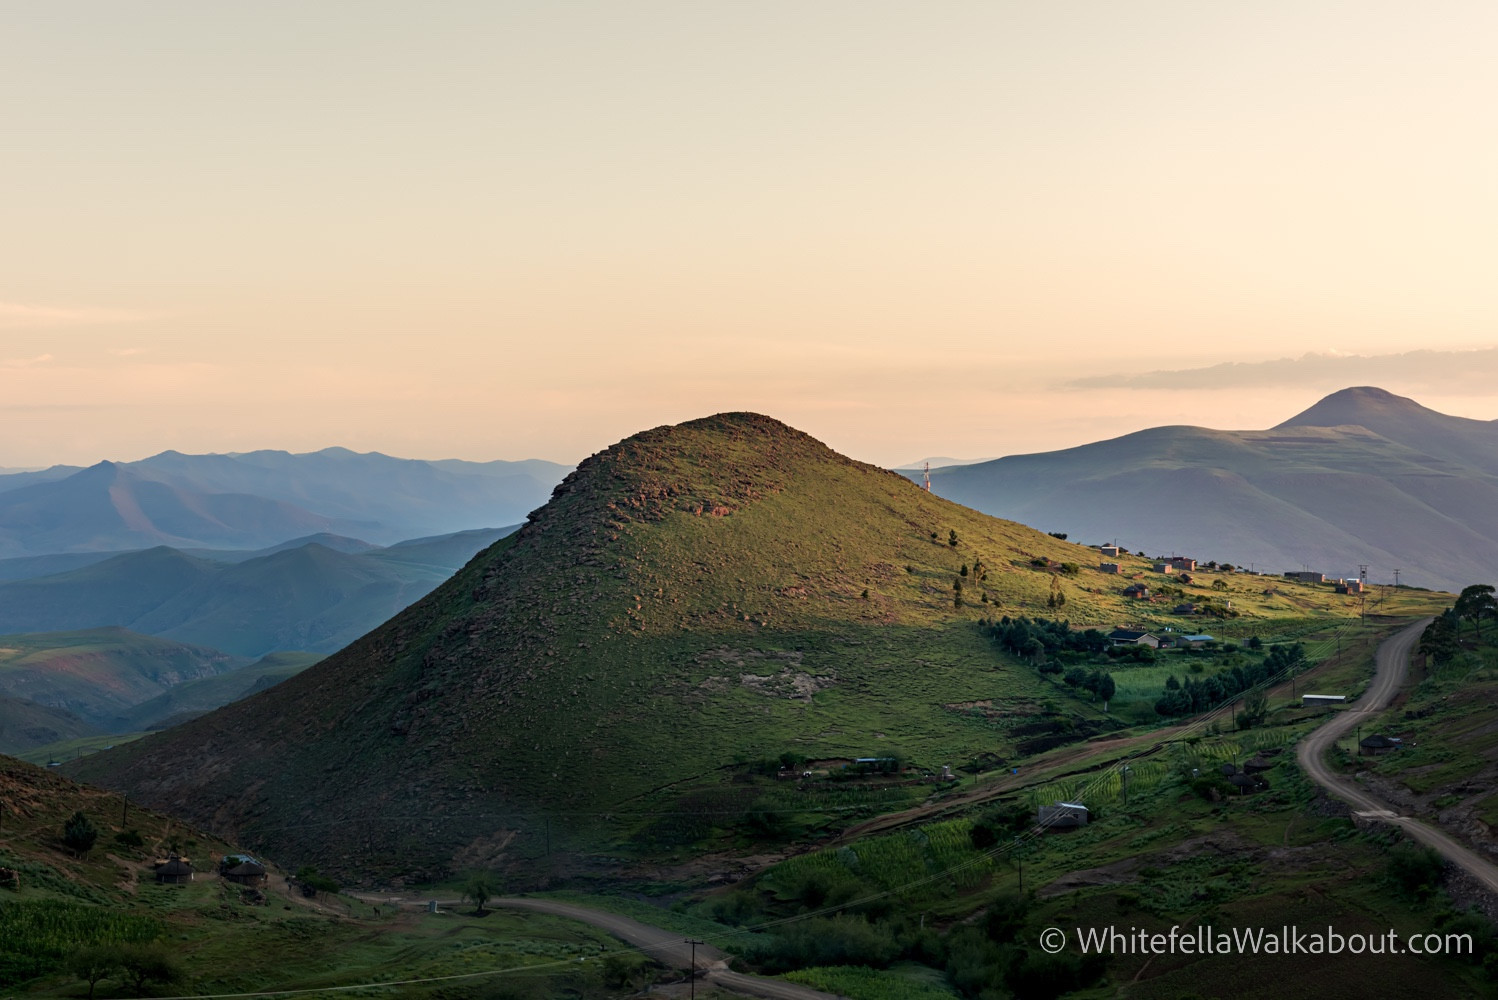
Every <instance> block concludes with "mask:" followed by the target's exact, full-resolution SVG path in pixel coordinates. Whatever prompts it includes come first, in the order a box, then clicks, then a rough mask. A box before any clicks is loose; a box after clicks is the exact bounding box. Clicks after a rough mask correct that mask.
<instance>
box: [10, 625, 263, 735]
mask: <svg viewBox="0 0 1498 1000" xmlns="http://www.w3.org/2000/svg"><path fill="white" fill-rule="evenodd" d="M235 666H236V663H235V661H234V660H233V659H232V658H231V657H229V656H227V655H225V654H224V653H221V652H219V651H218V650H216V649H204V648H201V647H197V646H187V645H183V644H182V643H178V642H172V641H171V640H169V639H159V638H156V637H154V636H147V635H137V634H135V633H133V632H128V631H126V630H125V629H120V628H101V629H90V630H87V631H81V632H60V633H48V634H45V635H0V694H6V695H10V696H12V697H17V698H25V699H27V700H29V701H34V702H37V703H39V704H42V705H46V706H50V707H53V708H61V709H66V710H67V711H69V712H72V713H75V714H77V715H79V716H81V717H82V718H83V719H84V720H86V721H87V722H88V723H89V724H90V725H93V726H97V727H98V728H100V729H106V730H107V729H108V727H109V725H110V723H111V722H112V721H113V720H114V718H115V717H116V716H117V715H120V714H121V713H123V712H125V711H126V710H127V709H129V708H130V707H131V706H134V705H137V704H139V703H141V702H143V701H147V700H148V699H151V698H154V697H156V696H157V695H159V694H161V693H162V692H164V691H166V690H167V689H168V688H171V687H174V686H176V685H177V684H181V683H184V682H186V681H190V680H196V679H198V678H201V677H211V676H213V675H215V674H221V673H227V672H228V671H230V670H233V669H234V667H235ZM48 742H50V741H48Z"/></svg>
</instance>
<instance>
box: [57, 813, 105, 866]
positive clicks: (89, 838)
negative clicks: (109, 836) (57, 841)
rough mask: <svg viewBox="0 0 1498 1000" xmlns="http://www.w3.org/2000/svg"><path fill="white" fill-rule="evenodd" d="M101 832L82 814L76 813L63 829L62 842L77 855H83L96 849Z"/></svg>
mask: <svg viewBox="0 0 1498 1000" xmlns="http://www.w3.org/2000/svg"><path fill="white" fill-rule="evenodd" d="M98 839H99V831H98V830H96V829H94V824H92V823H90V822H89V821H88V817H87V816H85V815H83V813H82V812H75V813H74V814H73V816H72V818H71V819H69V820H68V821H67V822H66V823H65V824H63V828H62V842H63V843H64V844H66V845H67V846H68V849H69V850H71V851H73V852H74V853H75V854H79V855H83V854H87V853H88V852H89V851H91V850H93V849H94V843H95V842H96V841H97V840H98Z"/></svg>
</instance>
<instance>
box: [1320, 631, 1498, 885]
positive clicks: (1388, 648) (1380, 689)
mask: <svg viewBox="0 0 1498 1000" xmlns="http://www.w3.org/2000/svg"><path fill="white" fill-rule="evenodd" d="M1428 621H1429V619H1426V620H1425V621H1419V622H1416V623H1415V624H1414V625H1411V626H1410V627H1409V628H1407V629H1404V630H1403V631H1400V632H1398V633H1396V634H1395V635H1393V636H1392V637H1390V638H1389V639H1386V640H1384V642H1383V643H1381V644H1380V645H1379V647H1378V653H1377V664H1378V669H1377V672H1376V673H1375V674H1374V677H1373V684H1372V685H1371V686H1370V687H1369V688H1368V690H1367V691H1365V692H1364V693H1363V696H1362V697H1360V698H1359V699H1358V700H1357V702H1356V703H1355V707H1353V708H1351V709H1349V710H1347V711H1345V712H1340V713H1338V714H1337V715H1335V716H1333V717H1332V719H1331V720H1330V721H1329V722H1327V723H1326V725H1324V726H1321V727H1320V728H1318V729H1317V730H1316V731H1315V732H1313V733H1311V734H1310V735H1309V736H1307V737H1306V738H1305V739H1303V740H1301V741H1300V747H1299V748H1298V749H1297V750H1296V759H1297V760H1298V761H1299V762H1300V766H1301V768H1302V769H1304V770H1305V772H1306V775H1307V776H1308V777H1309V778H1310V779H1311V780H1312V781H1314V782H1316V784H1318V785H1320V786H1321V787H1322V788H1325V789H1326V790H1327V791H1328V792H1330V793H1331V794H1332V795H1335V796H1336V797H1337V798H1339V799H1341V800H1343V801H1344V802H1347V803H1349V804H1351V806H1352V807H1353V809H1354V811H1355V812H1356V813H1357V814H1358V816H1360V817H1362V818H1363V819H1369V820H1376V821H1378V822H1382V823H1388V824H1390V825H1392V826H1397V827H1399V828H1400V829H1401V830H1403V831H1404V832H1405V833H1406V834H1407V835H1408V836H1409V837H1410V839H1411V840H1416V841H1419V842H1420V843H1422V844H1424V845H1425V846H1427V847H1429V848H1431V849H1432V850H1434V851H1435V852H1437V853H1438V854H1440V855H1441V857H1443V858H1445V859H1446V860H1447V861H1450V862H1451V863H1452V864H1454V865H1456V866H1458V867H1460V868H1461V869H1463V870H1464V871H1466V872H1468V873H1469V874H1470V875H1472V877H1473V878H1475V879H1477V880H1478V881H1480V882H1481V883H1482V884H1483V885H1484V886H1486V887H1487V888H1488V890H1489V891H1491V892H1494V893H1498V865H1494V864H1493V863H1492V862H1491V861H1488V860H1487V859H1486V858H1483V857H1482V856H1480V855H1478V854H1477V853H1476V852H1475V851H1473V850H1471V849H1470V848H1468V847H1466V846H1464V845H1462V844H1460V843H1458V842H1457V841H1456V840H1455V839H1454V838H1452V837H1450V836H1448V835H1447V834H1445V833H1443V832H1442V831H1440V830H1438V829H1436V828H1435V827H1433V826H1430V825H1428V824H1426V823H1423V822H1421V821H1420V820H1418V819H1415V818H1414V817H1412V816H1401V815H1399V814H1398V813H1397V812H1395V811H1394V809H1393V808H1392V807H1390V805H1389V803H1387V802H1385V801H1383V800H1382V799H1380V798H1378V797H1377V796H1375V795H1373V794H1372V793H1370V792H1369V791H1368V790H1367V789H1366V788H1363V787H1362V786H1361V785H1358V784H1357V783H1356V782H1354V781H1352V780H1351V779H1349V778H1345V777H1343V776H1341V775H1339V774H1336V773H1334V772H1333V771H1332V770H1331V768H1330V767H1328V766H1327V764H1326V751H1327V750H1328V749H1329V748H1330V747H1331V746H1332V745H1333V744H1335V743H1336V741H1337V740H1338V739H1339V738H1340V737H1342V736H1345V735H1346V734H1347V732H1348V730H1350V729H1352V728H1353V727H1354V726H1357V725H1359V724H1360V723H1362V722H1364V721H1366V720H1368V719H1370V718H1372V717H1373V715H1375V714H1376V713H1378V712H1381V711H1383V710H1384V709H1385V708H1388V707H1389V703H1390V702H1391V701H1393V700H1394V695H1395V694H1397V693H1398V691H1399V689H1400V687H1402V686H1403V685H1404V679H1405V675H1406V673H1407V672H1408V668H1409V661H1410V650H1412V649H1413V648H1414V647H1415V643H1416V642H1418V641H1419V639H1420V633H1421V632H1422V631H1423V630H1424V629H1425V625H1426V623H1427V622H1428Z"/></svg>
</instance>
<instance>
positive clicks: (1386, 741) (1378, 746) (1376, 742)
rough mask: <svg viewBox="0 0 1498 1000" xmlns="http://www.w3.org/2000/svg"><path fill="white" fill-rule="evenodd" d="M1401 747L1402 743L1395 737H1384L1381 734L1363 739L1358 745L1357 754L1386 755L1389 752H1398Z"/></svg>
mask: <svg viewBox="0 0 1498 1000" xmlns="http://www.w3.org/2000/svg"><path fill="white" fill-rule="evenodd" d="M1403 745H1404V741H1403V740H1401V739H1399V738H1398V737H1397V736H1384V735H1383V734H1382V733H1375V734H1374V735H1372V736H1364V737H1363V739H1362V740H1361V741H1360V742H1359V743H1358V753H1360V754H1368V755H1376V754H1381V753H1388V752H1389V751H1391V750H1398V749H1399V748H1400V747H1401V746H1403Z"/></svg>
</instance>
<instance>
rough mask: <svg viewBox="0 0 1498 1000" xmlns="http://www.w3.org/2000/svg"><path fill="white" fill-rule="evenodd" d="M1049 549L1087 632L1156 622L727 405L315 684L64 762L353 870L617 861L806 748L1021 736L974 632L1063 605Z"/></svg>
mask: <svg viewBox="0 0 1498 1000" xmlns="http://www.w3.org/2000/svg"><path fill="white" fill-rule="evenodd" d="M1037 559H1039V560H1042V561H1044V560H1051V561H1053V562H1055V563H1060V562H1072V563H1078V564H1080V565H1081V566H1082V567H1083V569H1082V570H1081V573H1080V575H1078V576H1076V577H1072V578H1064V587H1065V590H1066V592H1067V596H1068V598H1069V600H1068V603H1067V605H1066V607H1065V609H1064V611H1063V612H1060V613H1064V614H1065V615H1066V616H1068V617H1070V618H1071V619H1072V620H1073V621H1086V622H1089V623H1092V624H1097V625H1100V626H1102V625H1109V624H1118V623H1119V622H1120V621H1123V620H1132V619H1131V618H1130V617H1123V616H1126V615H1127V616H1132V615H1134V614H1137V612H1136V611H1135V610H1134V608H1133V607H1130V608H1129V609H1127V610H1126V609H1125V606H1124V601H1123V599H1122V598H1121V597H1120V596H1119V595H1118V591H1119V590H1121V587H1122V581H1121V580H1120V578H1119V577H1117V576H1112V577H1106V578H1105V577H1103V576H1102V575H1101V574H1099V573H1097V572H1096V570H1095V568H1094V567H1095V565H1096V563H1095V552H1089V551H1088V550H1086V549H1084V548H1082V547H1080V546H1077V545H1074V544H1069V543H1067V542H1063V541H1060V540H1058V539H1055V538H1052V537H1049V536H1047V535H1044V534H1041V533H1040V532H1037V531H1034V530H1032V529H1029V528H1026V527H1023V526H1021V525H1017V524H1014V523H1011V522H1007V521H1002V520H998V519H996V518H992V517H988V516H985V515H982V514H979V513H977V512H975V511H972V510H970V509H967V508H965V507H960V506H958V505H956V504H953V503H950V502H948V501H945V500H942V499H940V498H938V497H935V496H932V495H930V494H928V493H926V492H924V491H923V490H922V489H920V488H919V487H918V486H915V485H914V484H912V483H911V482H910V481H908V480H907V479H905V478H903V477H901V476H899V475H896V474H894V473H891V472H886V471H884V470H881V469H877V468H874V467H872V466H868V465H864V464H862V463H859V462H855V461H852V460H850V459H847V458H845V457H843V456H841V455H838V454H836V453H834V452H833V451H831V450H830V449H828V448H827V447H825V446H824V445H822V444H820V443H819V442H817V441H815V440H814V439H812V438H810V437H808V436H807V435H805V434H803V433H801V432H799V431H796V430H793V429H792V428H790V427H787V426H785V425H784V424H781V423H779V422H777V421H774V420H771V419H769V418H766V417H762V416H757V415H754V414H743V413H735V414H720V415H718V416H714V417H708V418H705V419H701V420H695V421H692V422H689V423H685V424H681V425H679V426H674V427H661V428H657V429H655V430H651V431H647V432H644V433H642V434H638V435H636V436H634V437H631V438H629V439H627V440H625V441H623V442H621V443H619V444H617V445H615V446H614V447H612V448H609V449H607V450H606V451H603V452H600V453H599V454H597V455H594V456H593V457H591V458H589V459H588V460H587V461H585V462H583V463H582V464H581V465H580V466H579V467H578V469H577V470H576V471H575V472H574V473H573V474H572V475H570V476H569V477H568V478H567V479H566V481H565V482H563V483H562V484H561V485H560V486H558V487H557V489H556V491H555V493H554V495H553V497H552V499H551V501H550V502H549V503H548V504H546V505H545V506H544V507H542V508H541V509H539V510H537V511H536V512H534V513H533V514H532V515H531V516H530V520H529V522H528V523H527V524H526V525H525V526H524V527H523V528H522V529H521V530H520V531H519V532H518V533H516V534H515V535H514V536H511V537H510V538H508V539H505V540H503V541H501V542H499V543H497V544H496V545H494V546H493V547H491V548H490V549H488V550H486V551H485V552H483V553H481V554H480V555H479V556H477V557H476V558H475V559H474V560H473V561H472V562H470V563H469V564H468V566H466V567H465V568H464V569H463V570H461V571H460V572H459V573H458V574H457V576H456V577H454V578H453V579H452V580H451V581H449V582H448V583H447V584H445V585H443V586H442V587H440V588H439V589H438V590H436V591H434V592H433V593H432V594H431V595H429V596H428V597H427V598H426V599H424V600H423V601H421V602H419V603H418V604H416V605H414V606H412V607H411V608H409V609H408V610H407V611H405V612H403V613H402V614H401V615H399V616H398V617H396V618H395V619H393V620H392V621H391V622H389V623H387V624H386V625H384V626H382V627H381V628H379V629H377V630H375V631H374V632H372V633H370V634H369V635H367V636H365V637H364V638H362V639H360V640H358V641H357V642H355V643H353V644H352V645H351V646H349V647H348V648H346V649H344V650H343V651H341V652H340V653H337V654H335V655H334V656H332V657H330V658H329V659H327V660H325V661H323V662H322V663H321V664H319V665H317V666H315V667H313V668H311V669H309V670H307V671H306V672H305V673H303V674H301V675H300V676H298V677H295V678H293V679H291V680H289V681H287V682H285V683H283V684H281V685H278V686H277V687H275V688H273V689H271V690H269V691H267V692H264V693H262V694H259V695H257V696H255V697H252V698H250V699H248V700H246V701H243V702H240V703H238V704H235V705H231V706H228V707H226V708H224V709H221V710H219V711H217V712H214V713H213V714H211V715H208V716H205V717H203V718H201V719H198V720H196V721H193V722H191V723H188V724H185V725H183V726H180V727H178V728H175V729H172V730H170V731H167V732H165V733H162V734H159V735H156V736H152V737H149V738H147V739H143V740H141V741H139V742H137V743H133V744H130V745H128V746H125V747H121V748H119V749H117V750H114V751H110V752H108V753H105V754H100V755H97V756H95V757H93V758H89V759H86V760H84V761H82V762H80V763H79V764H78V765H74V766H73V768H74V770H75V772H76V773H78V774H79V775H80V776H82V777H85V778H87V779H89V780H93V781H98V782H101V783H103V784H105V785H107V786H110V787H113V788H120V789H127V790H129V791H130V793H131V794H132V796H134V797H135V798H137V799H139V800H141V801H144V802H148V803H150V804H152V805H154V806H156V807H159V808H161V809H164V810H167V811H171V812H174V813H176V814H178V815H182V816H184V817H187V818H190V819H191V820H193V821H194V822H197V823H200V824H202V825H204V826H206V827H208V828H210V829H214V830H216V831H217V832H219V833H220V834H222V835H224V836H228V837H233V838H236V839H237V840H238V841H239V842H242V843H246V844H249V845H253V846H255V847H257V848H258V849H260V850H262V851H264V852H265V853H267V854H268V855H269V856H271V857H274V858H277V859H278V860H279V861H281V862H282V863H283V864H291V865H293V866H295V865H299V864H304V863H313V864H317V865H319V866H321V867H323V868H324V869H325V870H334V871H338V872H340V873H342V874H344V875H345V876H348V877H354V878H358V877H360V876H363V877H364V878H368V879H376V878H388V877H390V876H393V875H397V874H410V875H432V874H436V873H441V872H444V871H452V870H461V869H463V868H469V867H476V866H481V865H494V864H502V863H504V861H505V859H506V858H508V859H510V860H513V859H514V857H516V856H519V855H526V856H531V857H534V856H535V855H536V854H538V853H540V852H541V851H542V848H543V843H544V846H545V848H547V849H554V850H556V851H559V852H561V851H587V850H597V849H600V848H607V849H609V850H623V849H627V848H628V847H629V845H630V844H634V845H635V846H638V844H639V843H643V842H645V841H639V840H630V838H632V837H633V836H634V833H632V832H631V831H635V832H638V831H640V830H646V831H648V830H651V829H653V830H656V831H657V832H659V830H660V829H661V828H663V827H669V826H670V825H671V824H672V823H673V822H674V820H673V817H676V816H680V815H682V814H684V813H685V812H688V811H691V810H692V809H699V808H700V807H701V803H702V802H703V801H705V800H704V799H702V798H701V795H702V794H703V790H704V789H713V788H721V787H723V786H724V785H726V784H729V783H731V781H732V779H733V777H734V775H735V774H737V773H741V772H742V769H743V765H744V764H745V763H746V762H749V761H753V760H756V759H761V758H766V757H775V756H778V755H779V754H781V753H782V752H786V751H791V752H795V753H798V754H801V755H804V756H805V757H808V758H813V759H815V758H830V757H859V756H880V755H885V754H889V753H892V752H899V753H901V754H903V755H905V756H907V757H908V758H910V759H912V760H914V761H916V762H918V763H920V764H922V765H924V766H928V767H939V766H940V765H942V764H948V763H950V764H958V763H961V762H962V761H965V760H968V759H970V758H972V757H973V756H974V755H975V754H979V753H984V752H989V753H997V754H1000V755H1007V754H1010V753H1012V752H1013V747H1014V742H1015V741H1014V738H1013V737H1012V735H1011V734H1010V733H1009V732H1008V730H1007V729H1005V728H1004V727H1003V726H996V725H995V724H994V722H993V720H992V718H989V719H983V718H981V717H976V716H975V715H974V713H970V712H964V711H962V710H961V709H960V708H956V707H954V706H958V705H960V704H961V703H965V702H974V701H984V700H987V701H991V702H992V704H993V706H996V707H997V709H999V710H1000V712H1001V714H1002V713H1008V715H1009V716H1010V717H1012V718H1014V719H1017V720H1020V721H1023V720H1024V719H1025V718H1027V717H1028V716H1029V715H1033V714H1034V713H1036V712H1038V711H1039V708H1038V701H1039V700H1040V699H1043V698H1048V697H1049V698H1054V697H1056V688H1055V687H1053V686H1051V685H1048V684H1046V683H1044V682H1043V681H1041V680H1040V679H1038V678H1037V677H1036V676H1035V675H1034V673H1033V672H1032V671H1031V670H1030V669H1029V668H1027V667H1022V666H1018V665H1014V664H1011V663H1008V662H1007V661H1005V660H1004V658H1003V657H1001V656H1000V655H999V654H998V653H997V651H996V649H995V647H994V646H993V644H992V643H991V642H990V641H989V640H988V639H987V638H985V637H984V636H983V635H982V634H981V632H980V630H979V628H978V627H977V621H978V619H979V618H980V617H983V616H987V615H992V616H997V615H1000V614H1031V615H1052V614H1060V613H1053V612H1049V611H1047V607H1046V600H1047V596H1048V594H1049V593H1050V588H1051V586H1052V576H1053V574H1052V573H1051V572H1049V571H1048V570H1046V569H1044V568H1037V566H1036V565H1034V563H1033V561H1034V560H1037ZM964 566H966V567H967V575H966V576H963V575H962V568H963V567H964ZM985 574H986V576H985ZM957 581H961V582H962V583H963V590H962V592H961V594H962V602H961V604H960V605H959V604H957V603H956V601H955V600H954V596H955V591H954V582H957ZM1094 590H1095V591H1096V593H1094V592H1091V591H1094ZM985 597H987V598H988V599H989V600H991V601H992V602H993V603H988V602H987V601H985ZM1078 705H1080V703H1078ZM1078 710H1081V709H1080V708H1079V709H1078ZM1092 714H1093V715H1096V714H1097V713H1096V712H1095V711H1093V712H1092ZM694 796H695V797H694ZM715 801H716V800H715ZM731 822H732V818H731V817H730V818H729V819H727V820H725V825H726V824H728V823H731ZM543 838H545V840H544V841H543ZM647 840H648V838H647ZM517 852H519V854H517Z"/></svg>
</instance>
